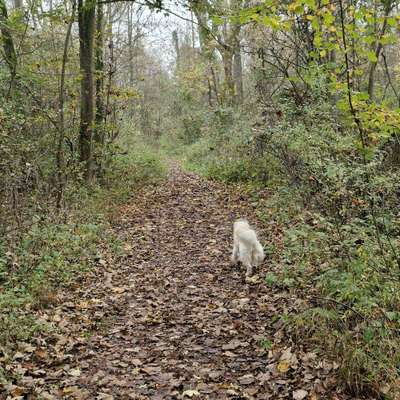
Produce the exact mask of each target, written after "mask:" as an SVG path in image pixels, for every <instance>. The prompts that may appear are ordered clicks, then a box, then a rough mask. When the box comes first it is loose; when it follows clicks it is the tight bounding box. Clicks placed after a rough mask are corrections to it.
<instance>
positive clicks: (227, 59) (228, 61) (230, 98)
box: [221, 49, 235, 104]
mask: <svg viewBox="0 0 400 400" xmlns="http://www.w3.org/2000/svg"><path fill="white" fill-rule="evenodd" d="M221 55H222V61H223V64H224V74H225V82H224V85H225V101H226V102H227V103H228V104H232V103H233V102H234V98H235V81H234V79H233V52H232V51H231V50H230V49H224V50H223V51H222V53H221Z"/></svg>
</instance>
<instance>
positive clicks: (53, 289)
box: [0, 136, 166, 347]
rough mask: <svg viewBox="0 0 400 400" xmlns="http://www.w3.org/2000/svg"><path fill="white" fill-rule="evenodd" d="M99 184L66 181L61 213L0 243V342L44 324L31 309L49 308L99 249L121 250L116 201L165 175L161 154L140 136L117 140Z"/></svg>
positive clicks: (38, 220)
mask: <svg viewBox="0 0 400 400" xmlns="http://www.w3.org/2000/svg"><path fill="white" fill-rule="evenodd" d="M120 146H121V148H120V149H119V152H121V153H122V152H123V153H124V154H123V155H117V156H114V157H113V158H112V160H111V161H110V163H109V165H108V169H107V171H106V173H105V175H104V178H103V183H102V185H95V186H93V187H91V188H89V189H87V188H84V187H81V186H79V185H72V186H70V187H69V188H68V192H67V193H66V204H67V208H66V210H65V214H64V215H63V217H61V216H58V217H57V216H56V215H50V213H45V212H44V213H43V215H38V216H36V217H34V218H33V223H32V225H31V226H30V228H29V229H28V230H27V231H25V233H24V234H22V236H20V237H19V238H18V240H16V241H15V242H14V243H12V244H11V243H10V242H8V243H6V242H4V241H3V242H0V288H1V289H0V346H1V345H5V346H7V347H13V346H14V345H15V344H16V343H17V342H18V341H21V340H22V341H29V340H30V338H31V337H32V336H34V335H36V334H37V333H39V332H43V331H46V330H48V329H50V327H49V326H47V325H45V324H44V323H43V322H41V321H39V320H37V319H36V318H35V312H34V310H36V309H42V308H46V307H52V306H53V305H54V304H56V302H57V292H58V291H59V290H60V289H67V288H70V287H71V285H72V284H73V283H74V282H76V281H77V280H78V279H81V278H82V277H83V276H84V275H85V274H86V273H87V272H88V271H90V270H91V269H92V268H94V267H95V264H96V260H97V259H98V258H99V257H100V256H101V255H100V254H99V249H100V248H101V249H102V251H108V252H110V253H117V252H119V251H120V250H121V246H120V243H119V241H118V239H117V238H116V237H115V235H114V234H113V233H112V230H111V229H110V221H111V220H112V218H113V214H114V212H115V210H116V209H117V207H118V205H120V204H123V203H124V202H126V201H127V200H128V199H129V197H130V196H131V195H132V193H134V192H135V191H137V190H138V189H139V188H140V187H141V186H143V185H148V184H154V183H155V182H157V181H159V180H160V179H162V178H163V176H164V175H165V170H166V169H165V167H164V163H163V160H162V157H160V155H159V154H158V152H157V151H156V150H154V148H153V147H151V146H149V145H147V144H145V143H144V141H143V140H142V139H141V138H138V137H137V136H135V137H130V138H128V139H125V140H124V142H122V143H121V144H120Z"/></svg>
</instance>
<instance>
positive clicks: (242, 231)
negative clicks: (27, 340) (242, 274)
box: [231, 219, 264, 277]
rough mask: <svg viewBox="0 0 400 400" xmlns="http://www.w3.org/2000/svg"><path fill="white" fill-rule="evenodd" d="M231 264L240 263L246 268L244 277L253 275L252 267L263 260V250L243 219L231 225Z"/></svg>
mask: <svg viewBox="0 0 400 400" xmlns="http://www.w3.org/2000/svg"><path fill="white" fill-rule="evenodd" d="M231 259H232V263H233V264H236V263H237V262H238V261H240V262H241V263H242V264H243V265H244V266H245V267H246V276H247V277H250V276H251V275H252V274H253V266H258V265H260V264H261V263H262V261H263V260H264V250H263V248H262V246H261V244H260V242H259V241H258V239H257V234H256V232H255V231H254V230H253V229H252V228H251V227H250V225H249V223H248V222H247V220H245V219H238V220H237V221H235V223H234V224H233V250H232V258H231Z"/></svg>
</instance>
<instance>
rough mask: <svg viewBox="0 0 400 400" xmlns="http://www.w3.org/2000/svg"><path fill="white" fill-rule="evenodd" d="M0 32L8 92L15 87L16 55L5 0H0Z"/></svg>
mask: <svg viewBox="0 0 400 400" xmlns="http://www.w3.org/2000/svg"><path fill="white" fill-rule="evenodd" d="M0 32H1V36H2V38H3V49H4V56H5V60H6V63H7V65H8V68H9V70H10V75H11V80H10V92H11V91H12V88H13V87H14V85H15V77H16V75H17V53H16V51H15V46H14V40H13V37H12V34H11V29H10V21H9V19H8V12H7V5H6V3H5V0H0Z"/></svg>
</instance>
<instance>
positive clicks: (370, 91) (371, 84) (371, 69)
mask: <svg viewBox="0 0 400 400" xmlns="http://www.w3.org/2000/svg"><path fill="white" fill-rule="evenodd" d="M392 7H393V5H392V2H391V1H388V2H387V5H386V7H385V14H384V17H385V18H384V21H383V25H382V30H381V32H380V34H379V36H378V34H376V36H377V41H376V42H375V43H374V46H375V49H374V53H375V57H376V61H371V63H370V66H369V71H368V95H369V98H370V100H373V97H374V86H375V70H376V66H377V65H378V60H379V56H380V55H381V51H382V49H383V45H382V43H381V41H380V40H381V39H382V37H383V35H384V34H385V33H386V28H387V17H388V16H389V14H390V11H391V10H392ZM376 43H377V44H376Z"/></svg>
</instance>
